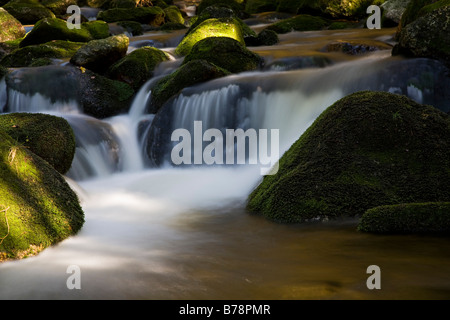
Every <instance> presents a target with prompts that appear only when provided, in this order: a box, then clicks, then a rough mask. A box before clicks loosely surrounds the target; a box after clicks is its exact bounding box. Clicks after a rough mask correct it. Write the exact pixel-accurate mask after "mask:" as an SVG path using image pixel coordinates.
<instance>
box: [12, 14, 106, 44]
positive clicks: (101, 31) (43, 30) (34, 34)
mask: <svg viewBox="0 0 450 320" xmlns="http://www.w3.org/2000/svg"><path fill="white" fill-rule="evenodd" d="M106 30H108V31H107V32H106ZM103 36H109V29H108V25H107V24H106V23H105V22H99V21H93V22H85V23H82V24H81V29H69V28H67V22H66V21H64V20H62V19H57V18H55V19H43V20H40V21H38V22H37V23H36V24H35V26H34V27H33V29H32V30H31V31H30V32H29V33H28V34H27V35H26V36H25V38H24V39H23V40H22V41H21V43H20V47H26V46H30V45H34V44H41V43H46V42H49V41H52V40H67V41H73V42H88V41H91V40H94V39H99V38H100V37H103Z"/></svg>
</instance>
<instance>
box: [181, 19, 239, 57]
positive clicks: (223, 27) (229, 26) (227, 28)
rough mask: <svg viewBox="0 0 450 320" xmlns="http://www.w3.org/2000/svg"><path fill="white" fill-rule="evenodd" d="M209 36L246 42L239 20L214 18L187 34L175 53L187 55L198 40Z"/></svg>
mask: <svg viewBox="0 0 450 320" xmlns="http://www.w3.org/2000/svg"><path fill="white" fill-rule="evenodd" d="M209 37H228V38H232V39H235V40H237V41H238V42H240V43H241V44H243V45H244V44H245V41H244V37H243V33H242V28H241V25H240V23H239V21H237V20H236V19H234V18H218V19H216V18H214V19H208V20H206V21H203V22H202V23H200V24H199V25H198V26H197V27H196V28H195V29H193V30H192V31H191V32H190V33H189V34H187V35H186V36H185V37H184V38H183V40H181V42H180V44H179V45H178V46H177V48H176V49H175V53H176V54H177V55H180V56H185V55H187V54H188V53H189V52H190V51H191V49H192V47H193V46H194V45H195V44H196V43H197V42H199V41H200V40H203V39H205V38H209Z"/></svg>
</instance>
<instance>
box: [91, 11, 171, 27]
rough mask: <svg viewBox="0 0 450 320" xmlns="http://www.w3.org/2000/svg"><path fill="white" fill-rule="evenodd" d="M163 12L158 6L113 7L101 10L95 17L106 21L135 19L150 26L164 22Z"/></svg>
mask: <svg viewBox="0 0 450 320" xmlns="http://www.w3.org/2000/svg"><path fill="white" fill-rule="evenodd" d="M164 18H165V13H164V11H163V9H161V8H159V7H137V8H129V9H127V8H114V9H109V10H105V11H101V12H100V13H99V14H98V16H97V19H98V20H103V21H106V22H108V23H112V22H118V21H136V22H140V23H143V24H150V25H152V26H160V25H162V24H163V23H164Z"/></svg>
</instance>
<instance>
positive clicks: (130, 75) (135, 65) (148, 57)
mask: <svg viewBox="0 0 450 320" xmlns="http://www.w3.org/2000/svg"><path fill="white" fill-rule="evenodd" d="M168 60H169V57H168V55H167V54H166V53H165V52H164V51H161V50H159V49H157V48H153V47H142V48H139V49H136V50H134V51H133V52H131V53H129V54H128V55H127V56H126V57H124V58H122V59H121V60H119V61H117V62H116V63H115V64H113V65H112V66H111V67H110V68H109V70H108V77H109V78H111V79H114V80H119V81H122V82H125V83H127V84H129V85H130V86H131V87H132V88H133V89H135V90H138V89H139V88H140V87H141V86H142V85H143V84H144V83H145V82H146V81H147V80H149V79H150V78H151V77H153V71H154V70H155V68H156V66H157V65H158V64H160V63H161V62H163V61H168Z"/></svg>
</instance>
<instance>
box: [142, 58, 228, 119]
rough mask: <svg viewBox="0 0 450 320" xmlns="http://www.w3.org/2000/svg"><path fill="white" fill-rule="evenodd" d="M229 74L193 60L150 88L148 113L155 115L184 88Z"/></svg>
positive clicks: (209, 64)
mask: <svg viewBox="0 0 450 320" xmlns="http://www.w3.org/2000/svg"><path fill="white" fill-rule="evenodd" d="M229 74H230V73H229V72H228V71H227V70H225V69H222V68H220V67H217V66H215V65H213V64H211V63H209V62H208V61H206V60H193V61H190V62H188V63H186V64H184V65H182V66H181V67H180V68H178V69H177V70H176V71H175V72H173V73H172V74H170V75H168V76H166V77H164V78H162V79H161V80H159V81H158V82H157V83H156V84H155V85H154V87H153V88H152V94H151V95H152V98H151V103H150V106H149V110H148V112H149V113H156V112H158V110H159V109H160V108H161V107H162V106H163V105H164V103H166V102H167V101H168V100H169V99H170V98H172V97H174V96H176V95H178V94H179V93H180V92H181V90H183V89H184V88H186V87H190V86H193V85H195V84H198V83H202V82H206V81H209V80H212V79H217V78H220V77H224V76H226V75H229Z"/></svg>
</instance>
